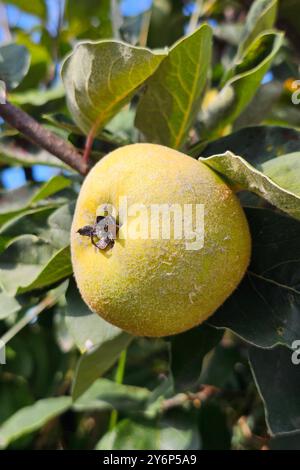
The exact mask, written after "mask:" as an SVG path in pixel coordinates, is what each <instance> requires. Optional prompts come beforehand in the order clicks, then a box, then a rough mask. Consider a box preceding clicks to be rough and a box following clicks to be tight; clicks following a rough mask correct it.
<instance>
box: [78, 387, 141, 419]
mask: <svg viewBox="0 0 300 470" xmlns="http://www.w3.org/2000/svg"><path fill="white" fill-rule="evenodd" d="M149 396H150V391H149V390H147V389H146V388H141V387H133V386H130V385H123V384H118V383H116V382H112V381H111V380H108V379H98V380H96V382H94V383H93V385H92V386H91V387H90V388H89V389H88V390H87V391H86V392H85V393H84V394H83V395H81V397H79V398H78V400H76V401H75V403H74V405H73V408H74V409H75V410H76V411H93V410H111V409H115V410H118V411H122V412H124V413H126V414H128V413H137V412H142V411H144V410H145V409H146V407H147V401H148V399H149Z"/></svg>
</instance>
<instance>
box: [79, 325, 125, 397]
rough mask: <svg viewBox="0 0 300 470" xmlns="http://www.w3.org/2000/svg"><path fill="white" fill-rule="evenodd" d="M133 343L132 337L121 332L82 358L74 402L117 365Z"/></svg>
mask: <svg viewBox="0 0 300 470" xmlns="http://www.w3.org/2000/svg"><path fill="white" fill-rule="evenodd" d="M131 341H132V336H130V335H128V334H127V333H125V332H121V333H119V334H118V335H117V336H114V337H112V338H111V339H108V340H106V341H104V342H103V343H102V344H100V345H99V346H95V347H93V348H92V349H90V350H89V351H88V352H86V353H85V354H83V355H82V356H81V358H80V359H79V362H78V365H77V369H76V373H75V378H74V383H73V390H72V396H73V400H76V399H77V398H79V397H80V395H82V394H83V393H84V392H85V391H86V390H87V389H88V388H89V387H90V386H91V385H92V383H93V382H94V381H95V380H96V379H98V378H99V377H101V376H102V375H103V374H105V372H107V371H108V370H109V369H110V368H111V367H112V366H113V365H114V364H115V362H116V361H117V360H118V357H119V356H120V354H121V352H122V351H123V350H124V349H126V348H127V346H128V345H129V344H130V342H131Z"/></svg>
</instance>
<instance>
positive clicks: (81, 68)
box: [62, 41, 166, 135]
mask: <svg viewBox="0 0 300 470" xmlns="http://www.w3.org/2000/svg"><path fill="white" fill-rule="evenodd" d="M165 56H166V54H164V53H158V52H157V53H154V52H151V51H150V50H148V49H144V48H140V47H133V46H130V45H128V44H125V43H122V42H119V41H100V42H95V43H93V42H82V43H80V44H78V45H77V47H76V48H75V50H74V52H73V53H72V54H71V55H70V56H69V57H68V58H67V59H66V61H65V62H64V65H63V68H62V78H63V82H64V86H65V89H66V95H67V101H68V106H69V109H70V112H71V114H72V117H73V118H74V120H75V122H76V124H77V125H78V127H80V129H81V130H82V131H83V132H85V133H89V132H92V133H93V135H97V134H98V132H99V131H100V130H101V129H103V127H104V125H105V124H106V123H107V122H108V121H109V120H110V119H111V118H112V117H113V116H114V115H115V114H116V113H117V112H118V111H119V110H120V109H121V108H122V106H123V105H124V104H126V103H127V102H128V101H129V100H130V99H131V98H132V96H133V95H134V93H135V92H136V91H137V89H138V88H139V87H140V86H141V85H142V84H143V83H144V82H145V80H146V79H147V78H149V76H151V75H152V74H153V73H154V72H155V70H156V69H157V67H158V66H159V64H160V63H161V61H162V60H163V59H164V58H165Z"/></svg>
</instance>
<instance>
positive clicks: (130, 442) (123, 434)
mask: <svg viewBox="0 0 300 470" xmlns="http://www.w3.org/2000/svg"><path fill="white" fill-rule="evenodd" d="M199 448H200V436H199V432H198V429H197V424H196V420H195V415H194V416H189V415H188V414H185V413H184V412H183V411H176V412H174V413H173V414H172V415H170V416H166V417H164V418H162V419H161V420H160V421H158V422H157V421H154V420H153V421H152V420H151V421H150V420H143V419H140V420H129V419H126V420H123V421H120V422H119V423H118V424H117V426H116V427H115V428H114V429H113V430H112V431H110V432H109V433H107V434H105V435H104V437H103V438H102V439H101V440H100V441H99V442H98V444H97V446H96V449H98V450H169V451H170V450H187V449H191V450H195V449H199Z"/></svg>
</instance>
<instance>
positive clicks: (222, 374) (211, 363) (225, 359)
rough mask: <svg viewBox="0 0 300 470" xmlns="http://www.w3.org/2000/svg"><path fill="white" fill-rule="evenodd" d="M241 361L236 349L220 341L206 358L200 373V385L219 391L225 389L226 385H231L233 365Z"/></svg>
mask: <svg viewBox="0 0 300 470" xmlns="http://www.w3.org/2000/svg"><path fill="white" fill-rule="evenodd" d="M241 361H242V357H241V353H240V351H239V350H238V348H237V347H236V346H234V345H231V344H226V341H224V342H222V341H221V343H220V344H218V345H217V346H216V348H215V349H214V350H213V351H212V353H211V354H210V355H209V357H208V358H207V360H206V362H205V367H203V369H202V372H201V376H200V383H202V384H208V385H213V386H214V387H218V388H220V389H222V388H225V387H226V386H228V383H230V384H231V381H232V379H233V378H234V376H235V365H236V364H237V363H241Z"/></svg>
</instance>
